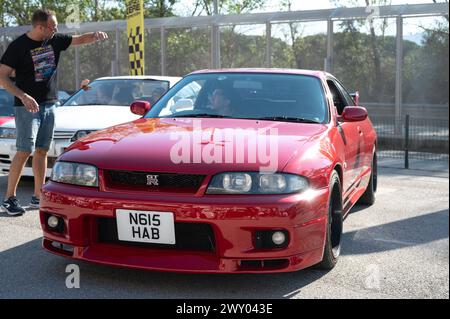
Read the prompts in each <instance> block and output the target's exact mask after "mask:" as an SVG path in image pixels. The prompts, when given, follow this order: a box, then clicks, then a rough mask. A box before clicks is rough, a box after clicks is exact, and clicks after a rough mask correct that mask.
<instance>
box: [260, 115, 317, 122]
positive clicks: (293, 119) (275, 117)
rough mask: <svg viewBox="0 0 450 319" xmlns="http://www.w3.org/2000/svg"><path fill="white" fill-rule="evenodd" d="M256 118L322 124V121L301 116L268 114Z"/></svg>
mask: <svg viewBox="0 0 450 319" xmlns="http://www.w3.org/2000/svg"><path fill="white" fill-rule="evenodd" d="M255 120H264V121H284V122H295V123H312V124H320V122H318V121H315V120H311V119H305V118H301V117H289V116H267V117H258V118H255Z"/></svg>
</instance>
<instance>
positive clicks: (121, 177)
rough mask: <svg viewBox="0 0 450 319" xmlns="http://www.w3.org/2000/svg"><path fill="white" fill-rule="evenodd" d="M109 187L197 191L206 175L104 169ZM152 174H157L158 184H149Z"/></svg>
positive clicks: (162, 190)
mask: <svg viewBox="0 0 450 319" xmlns="http://www.w3.org/2000/svg"><path fill="white" fill-rule="evenodd" d="M104 175H105V183H106V187H107V188H112V189H121V190H130V189H131V190H145V191H153V192H167V191H170V192H181V193H195V192H197V190H198V189H199V187H200V186H201V184H202V182H203V179H204V178H205V175H193V174H172V173H147V172H128V171H113V170H107V171H104ZM150 175H156V176H157V185H147V182H148V177H149V176H150Z"/></svg>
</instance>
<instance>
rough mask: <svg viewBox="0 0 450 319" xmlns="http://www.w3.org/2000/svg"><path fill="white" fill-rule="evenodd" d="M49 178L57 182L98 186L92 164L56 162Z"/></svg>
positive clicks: (95, 170) (95, 171)
mask: <svg viewBox="0 0 450 319" xmlns="http://www.w3.org/2000/svg"><path fill="white" fill-rule="evenodd" d="M50 179H51V180H52V181H55V182H59V183H66V184H74V185H81V186H92V187H98V172H97V168H96V167H95V166H92V165H86V164H78V163H70V162H56V163H55V166H53V171H52V176H51V178H50Z"/></svg>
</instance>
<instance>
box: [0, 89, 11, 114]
mask: <svg viewBox="0 0 450 319" xmlns="http://www.w3.org/2000/svg"><path fill="white" fill-rule="evenodd" d="M13 105H14V97H13V96H12V95H11V94H9V93H8V92H7V91H6V90H5V89H0V116H14V109H13Z"/></svg>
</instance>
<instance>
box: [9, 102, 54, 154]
mask: <svg viewBox="0 0 450 319" xmlns="http://www.w3.org/2000/svg"><path fill="white" fill-rule="evenodd" d="M14 113H15V116H16V118H15V120H16V148H17V150H18V151H22V152H30V153H32V152H33V151H34V150H35V148H39V149H42V150H46V151H48V149H49V148H50V144H51V142H52V140H53V132H54V129H55V104H53V103H52V104H41V105H39V112H36V113H31V112H28V111H27V109H26V108H25V107H23V106H18V107H15V108H14Z"/></svg>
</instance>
